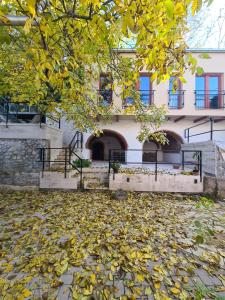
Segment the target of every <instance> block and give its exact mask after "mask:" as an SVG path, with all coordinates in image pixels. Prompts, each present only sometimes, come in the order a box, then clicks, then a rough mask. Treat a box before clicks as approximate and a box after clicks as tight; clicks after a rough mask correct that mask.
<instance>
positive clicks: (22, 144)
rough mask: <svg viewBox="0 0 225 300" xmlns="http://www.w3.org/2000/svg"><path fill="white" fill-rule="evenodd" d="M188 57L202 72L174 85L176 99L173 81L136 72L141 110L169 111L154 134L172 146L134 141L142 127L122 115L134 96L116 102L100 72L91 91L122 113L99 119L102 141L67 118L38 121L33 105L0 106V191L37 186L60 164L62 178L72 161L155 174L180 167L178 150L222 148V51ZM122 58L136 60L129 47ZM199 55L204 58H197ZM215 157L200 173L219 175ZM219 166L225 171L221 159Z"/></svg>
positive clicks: (224, 69)
mask: <svg viewBox="0 0 225 300" xmlns="http://www.w3.org/2000/svg"><path fill="white" fill-rule="evenodd" d="M187 52H191V53H192V54H193V56H194V57H196V58H197V60H198V63H199V65H200V66H201V67H202V68H203V69H204V73H203V74H202V75H201V76H198V75H196V74H192V73H191V72H190V71H187V72H186V73H185V75H184V77H185V79H186V83H181V82H178V89H177V90H176V92H175V93H174V92H172V83H173V80H176V79H175V78H171V79H170V80H168V81H167V82H161V83H160V84H158V85H157V84H156V83H154V82H152V81H151V74H150V73H148V72H147V71H146V70H143V72H141V73H140V76H139V81H138V84H137V90H138V91H139V93H140V98H141V101H143V103H144V104H145V105H146V107H148V105H151V104H153V103H154V104H155V105H156V106H161V105H165V106H166V107H167V114H166V118H165V122H164V123H163V125H162V127H161V128H159V130H162V131H164V132H165V133H166V136H167V139H168V141H169V143H168V144H167V145H164V146H162V145H159V144H157V143H155V142H154V141H145V142H143V143H141V142H139V141H138V140H137V136H138V133H139V131H140V124H139V123H138V122H137V121H135V117H134V115H133V114H132V113H128V112H127V106H129V105H131V104H132V98H130V97H127V98H126V99H124V98H123V97H122V96H119V95H120V94H121V93H120V92H119V89H116V90H115V91H112V90H111V89H110V85H109V84H108V83H109V79H108V77H107V75H105V74H100V76H99V82H96V83H95V86H96V90H98V93H99V94H100V95H101V101H102V105H105V106H107V105H110V106H113V107H114V108H119V109H120V113H118V112H117V113H115V114H114V115H113V117H112V119H111V121H110V122H108V123H105V122H103V121H101V120H99V121H98V122H99V127H100V128H101V129H102V135H101V136H100V137H96V136H95V135H93V133H92V132H88V133H79V132H77V130H76V125H75V124H73V123H72V122H68V121H67V120H66V118H63V119H62V120H61V122H60V121H59V120H56V119H54V118H52V116H43V115H42V114H40V113H39V112H38V111H37V110H36V108H35V107H29V106H27V105H24V104H13V103H11V104H9V103H7V102H4V101H0V165H1V169H0V185H10V186H11V185H15V186H21V185H22V186H23V185H30V186H38V185H39V182H40V171H46V169H49V170H51V171H52V170H54V168H53V167H55V170H57V168H58V167H59V164H60V165H61V167H62V168H63V169H64V173H65V176H66V173H67V169H69V165H70V164H71V161H72V160H76V159H78V160H80V158H83V159H89V160H91V161H92V162H93V164H92V166H93V167H96V166H103V167H104V166H108V165H109V163H108V161H109V159H110V160H111V159H113V161H117V160H118V161H120V162H121V163H126V165H127V166H128V165H129V164H131V165H132V166H134V165H135V166H138V167H140V166H141V167H143V166H144V167H152V166H153V168H154V163H155V162H156V161H157V162H158V163H160V164H162V165H163V164H164V166H166V165H170V166H172V168H175V167H176V166H181V165H182V163H183V157H182V152H181V149H184V150H185V149H188V150H189V151H193V152H194V151H195V150H196V149H197V150H203V151H205V152H204V153H207V147H208V146H207V145H209V144H207V143H208V141H210V140H211V141H212V142H213V143H214V142H216V143H219V145H220V146H219V147H220V148H223V150H225V110H224V108H225V106H224V94H225V92H224V72H225V50H221V49H215V50H213V49H201V50H198V49H192V50H187ZM120 53H121V55H126V56H127V55H128V56H135V52H134V51H132V50H129V49H128V50H125V49H123V50H120ZM203 53H207V54H208V55H209V58H207V59H206V58H202V54H203ZM106 83H107V86H106ZM201 142H203V143H205V142H206V144H204V145H200V144H198V147H197V148H196V147H192V146H191V145H192V144H193V143H194V144H196V143H201ZM187 145H189V146H188V148H185V147H187ZM210 145H211V144H210ZM211 146H212V145H211ZM211 146H210V147H211ZM191 147H192V148H191ZM201 147H203V148H201ZM40 148H41V149H40ZM211 148H212V149H214V148H213V147H211ZM71 149H73V150H74V151H71ZM210 151H211V150H210ZM213 151H214V150H213ZM212 153H213V152H209V153H208V154H207V155H206V154H204V156H203V165H205V166H206V164H207V165H208V161H209V160H212V163H211V165H210V168H208V169H207V168H206V167H205V170H206V171H205V172H206V173H207V172H208V171H209V172H208V173H210V174H212V175H216V174H217V171H216V167H215V166H216V163H215V154H212ZM218 155H219V154H218ZM191 159H192V158H190V157H189V160H191ZM38 161H39V162H38ZM220 161H221V160H220ZM222 161H223V162H222V165H223V167H222V168H224V161H225V157H222ZM209 169H210V170H209ZM207 170H208V171H207ZM78 171H79V170H78ZM79 172H80V171H79ZM106 172H107V170H106ZM223 173H224V178H225V172H224V171H223ZM104 176H106V175H104Z"/></svg>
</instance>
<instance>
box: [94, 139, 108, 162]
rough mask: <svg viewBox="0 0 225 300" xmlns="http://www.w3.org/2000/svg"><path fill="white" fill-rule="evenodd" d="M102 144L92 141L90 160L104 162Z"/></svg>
mask: <svg viewBox="0 0 225 300" xmlns="http://www.w3.org/2000/svg"><path fill="white" fill-rule="evenodd" d="M104 148H105V147H104V143H103V142H101V141H94V143H93V145H92V159H93V160H104Z"/></svg>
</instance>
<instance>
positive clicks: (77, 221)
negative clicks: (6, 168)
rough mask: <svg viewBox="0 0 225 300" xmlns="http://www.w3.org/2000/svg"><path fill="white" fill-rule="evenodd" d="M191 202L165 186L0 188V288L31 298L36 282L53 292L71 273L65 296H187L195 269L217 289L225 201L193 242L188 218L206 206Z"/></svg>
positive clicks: (48, 295) (49, 295)
mask: <svg viewBox="0 0 225 300" xmlns="http://www.w3.org/2000/svg"><path fill="white" fill-rule="evenodd" d="M195 204H196V203H195V201H194V200H192V199H190V197H188V196H187V197H184V200H183V201H177V200H176V197H175V196H173V195H172V194H165V195H161V194H153V193H149V194H147V193H142V194H141V193H139V194H138V193H131V194H129V197H128V200H125V201H116V200H111V198H110V194H109V193H100V192H98V193H97V192H84V193H41V192H12V193H11V192H8V193H6V192H0V215H1V218H0V226H1V232H0V242H1V243H0V295H2V297H3V299H4V300H5V299H6V300H10V299H18V300H20V299H36V298H35V297H36V296H35V295H34V290H35V289H37V288H41V289H42V293H43V295H44V296H42V298H43V297H44V298H45V299H54V298H55V297H56V295H57V291H58V289H59V288H60V287H61V286H62V285H63V279H62V276H63V275H68V274H71V273H73V282H72V284H71V285H70V290H71V295H72V297H73V299H122V300H123V299H124V300H125V299H137V298H138V299H139V298H140V299H142V298H143V297H144V296H145V297H151V296H152V295H153V297H154V299H156V300H157V299H160V300H161V299H194V295H195V294H194V293H195V284H196V278H199V277H196V271H197V270H202V269H203V270H204V272H205V273H206V275H207V276H211V277H212V276H214V278H216V279H217V280H219V282H220V283H221V284H219V283H218V286H217V289H218V290H219V289H220V291H222V290H223V289H222V288H223V284H224V280H225V277H224V274H225V270H224V268H225V267H224V256H225V254H224V253H225V241H224V240H222V241H221V240H216V236H217V235H216V233H220V234H224V228H221V226H220V225H221V224H220V223H219V221H218V220H219V219H218V215H219V213H221V214H220V215H221V216H220V217H222V216H224V210H225V209H224V207H222V206H220V205H219V206H217V207H216V208H215V209H214V211H213V212H212V213H211V215H210V218H213V213H214V214H215V216H216V218H215V221H214V225H215V235H214V236H213V237H212V239H214V240H212V241H211V245H210V243H209V244H203V245H196V244H195V232H194V229H193V228H194V227H193V226H194V225H193V224H194V222H195V221H196V219H197V218H199V214H205V213H207V212H204V211H199V210H198V208H196V205H195ZM222 212H223V213H222ZM214 242H215V243H216V242H218V243H217V248H215V247H213V243H214ZM71 270H72V271H71ZM200 279H201V278H200ZM203 283H204V282H203ZM91 297H92V298H91ZM1 299H2V298H1ZM143 299H145V298H143ZM146 299H147V298H146ZM212 299H216V298H215V297H214V298H213V297H212Z"/></svg>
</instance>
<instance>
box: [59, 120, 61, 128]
mask: <svg viewBox="0 0 225 300" xmlns="http://www.w3.org/2000/svg"><path fill="white" fill-rule="evenodd" d="M60 128H61V119H59V129H60Z"/></svg>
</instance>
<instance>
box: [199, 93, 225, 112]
mask: <svg viewBox="0 0 225 300" xmlns="http://www.w3.org/2000/svg"><path fill="white" fill-rule="evenodd" d="M224 95H225V92H224V91H195V107H196V108H197V109H221V108H224Z"/></svg>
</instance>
